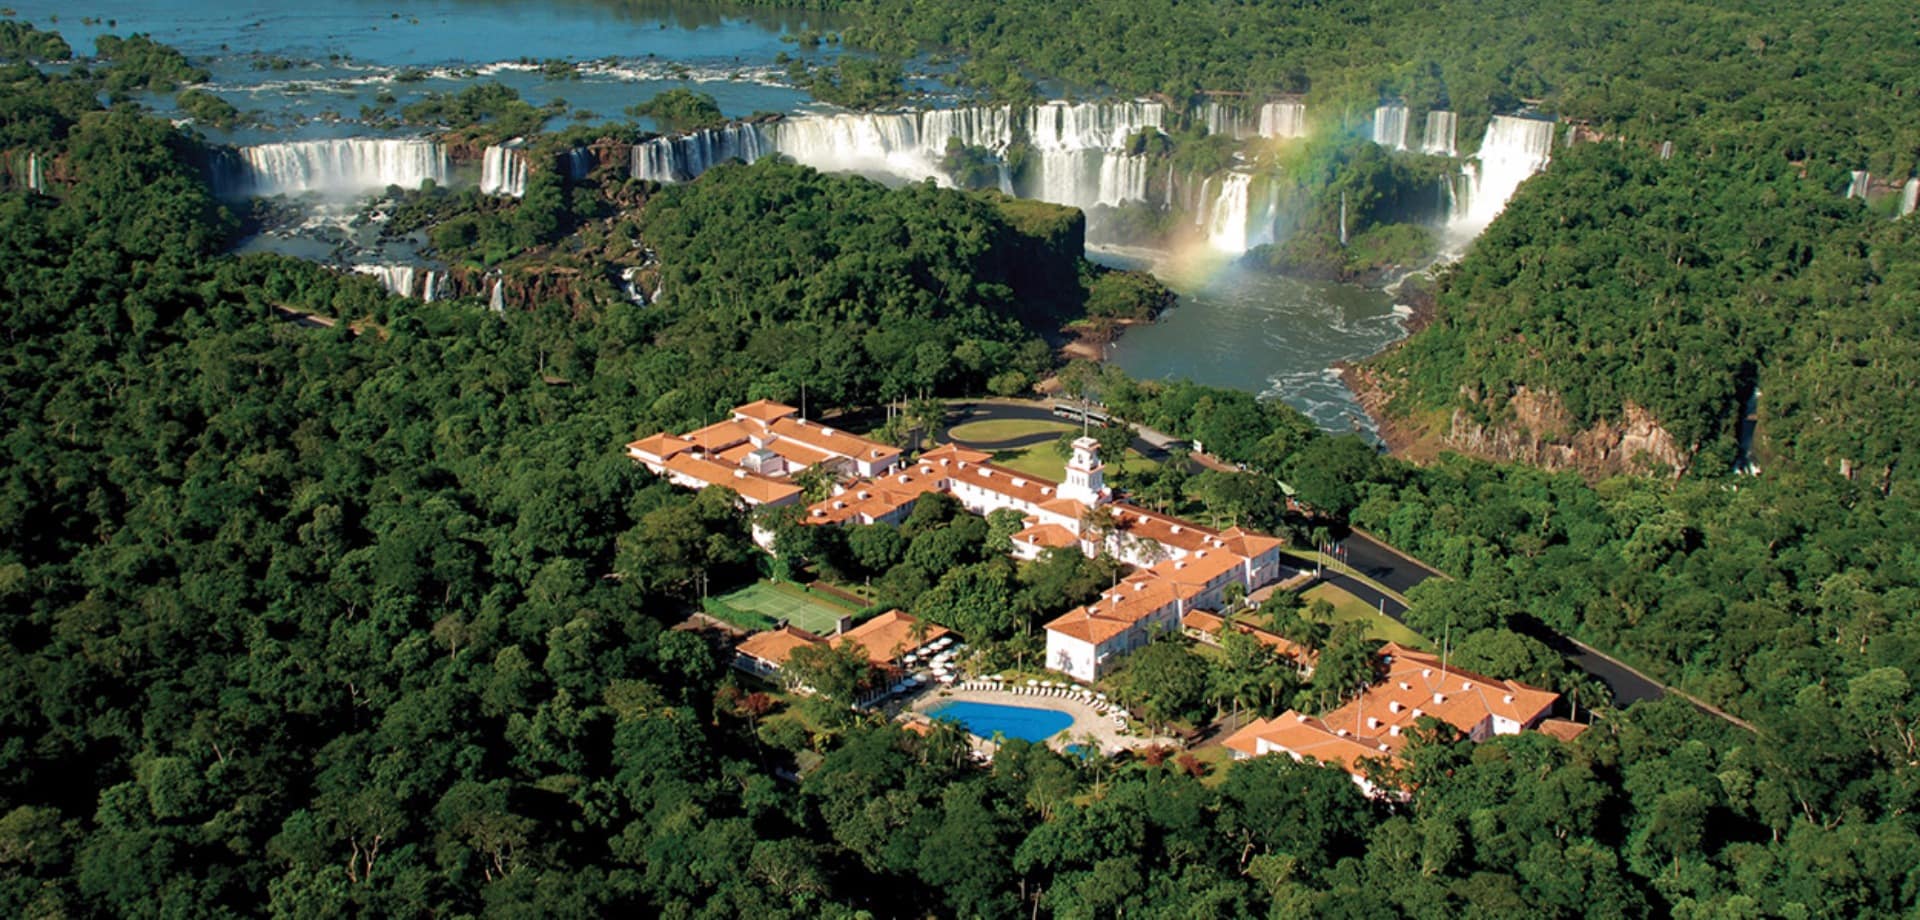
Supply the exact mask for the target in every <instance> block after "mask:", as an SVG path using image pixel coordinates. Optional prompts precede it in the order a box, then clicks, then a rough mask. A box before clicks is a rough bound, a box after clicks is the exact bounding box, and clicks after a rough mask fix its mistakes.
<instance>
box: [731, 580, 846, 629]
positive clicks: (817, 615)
mask: <svg viewBox="0 0 1920 920" xmlns="http://www.w3.org/2000/svg"><path fill="white" fill-rule="evenodd" d="M719 600H720V602H721V603H723V604H726V605H727V606H729V607H732V608H733V609H735V610H743V611H748V612H751V613H757V614H760V615H761V616H764V617H767V618H768V619H773V620H786V621H787V622H788V623H791V624H793V625H795V626H798V627H800V628H801V629H804V630H806V631H808V632H813V633H823V634H824V633H830V632H833V627H834V625H835V624H836V623H838V622H839V619H840V618H841V617H843V616H852V615H853V614H855V613H858V612H859V611H858V610H856V609H855V608H853V607H851V606H847V605H844V604H842V603H841V602H839V600H838V599H836V598H831V597H824V596H821V595H818V594H808V593H807V591H806V589H804V588H802V587H800V586H799V585H788V584H780V583H777V582H770V581H758V582H754V583H753V584H750V585H748V586H746V587H744V588H741V589H740V590H738V591H735V592H733V593H732V594H728V595H725V596H723V597H721V598H719Z"/></svg>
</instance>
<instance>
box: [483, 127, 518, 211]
mask: <svg viewBox="0 0 1920 920" xmlns="http://www.w3.org/2000/svg"><path fill="white" fill-rule="evenodd" d="M526 146H527V140H526V138H523V137H516V138H514V139H513V140H510V141H507V142H506V143H504V144H495V145H493V146H491V147H488V148H487V149H486V152H485V153H484V154H483V155H482V156H481V159H480V194H482V195H504V196H506V197H509V198H522V197H525V196H526V194H527V151H526Z"/></svg>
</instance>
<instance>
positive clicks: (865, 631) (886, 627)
mask: <svg viewBox="0 0 1920 920" xmlns="http://www.w3.org/2000/svg"><path fill="white" fill-rule="evenodd" d="M919 624H920V621H919V620H917V619H915V618H914V617H912V616H909V615H907V614H906V613H903V612H901V611H899V610H889V611H887V612H886V613H883V614H880V615H879V616H877V617H874V618H873V619H871V620H868V621H866V622H865V623H862V624H860V625H859V626H856V627H854V628H852V629H850V630H847V631H846V632H845V633H844V634H842V635H840V636H837V637H835V638H834V639H833V644H834V647H836V648H838V647H840V646H843V645H851V644H856V643H857V644H858V645H859V646H860V647H861V648H863V649H865V650H866V652H867V659H868V660H869V661H872V662H873V663H874V664H876V665H889V664H892V663H893V662H894V661H896V660H898V659H899V658H900V656H902V655H905V654H906V653H908V652H911V651H913V650H914V649H916V648H919V647H920V646H921V645H924V644H926V643H928V642H931V641H933V640H935V639H938V638H940V637H941V636H944V635H946V634H947V633H948V632H949V630H948V629H947V628H946V627H945V626H941V625H939V624H937V623H928V624H927V628H926V632H925V633H924V634H923V635H922V637H921V638H920V639H918V640H915V639H914V638H913V630H914V627H916V626H918V625H919Z"/></svg>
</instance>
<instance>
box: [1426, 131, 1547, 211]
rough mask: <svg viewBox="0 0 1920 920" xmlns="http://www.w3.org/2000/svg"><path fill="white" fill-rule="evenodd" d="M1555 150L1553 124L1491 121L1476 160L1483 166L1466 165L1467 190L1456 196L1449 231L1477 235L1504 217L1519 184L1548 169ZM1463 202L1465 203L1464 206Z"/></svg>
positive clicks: (1463, 168) (1461, 190) (1464, 170)
mask: <svg viewBox="0 0 1920 920" xmlns="http://www.w3.org/2000/svg"><path fill="white" fill-rule="evenodd" d="M1552 151H1553V122H1550V121H1541V120H1539V119H1533V118H1521V117H1519V116H1515V115H1495V116H1493V120H1492V121H1491V122H1488V124H1487V136H1486V139H1485V140H1482V141H1481V142H1480V152H1479V153H1478V154H1477V155H1476V159H1478V160H1479V165H1478V166H1477V167H1476V166H1475V165H1474V164H1472V163H1467V164H1463V165H1462V167H1461V176H1462V178H1463V179H1464V181H1463V182H1462V183H1461V184H1462V186H1463V188H1462V189H1460V190H1458V191H1456V192H1455V207H1454V210H1453V214H1452V216H1451V217H1450V218H1449V220H1448V229H1449V230H1450V231H1452V232H1453V233H1454V234H1455V235H1459V236H1466V237H1473V236H1478V235H1479V233H1480V231H1481V230H1484V229H1486V227H1487V224H1490V223H1492V222H1493V219H1494V218H1495V217H1498V216H1499V215H1500V211H1501V210H1502V209H1504V208H1505V207H1506V206H1507V199H1509V198H1512V197H1513V193H1514V190H1515V189H1518V188H1519V187H1520V183H1522V182H1525V181H1526V180H1527V179H1528V177H1530V176H1532V175H1533V174H1535V173H1537V172H1539V171H1540V170H1542V169H1545V168H1546V166H1547V160H1548V159H1549V158H1550V154H1551V153H1552ZM1461 192H1464V193H1465V194H1464V195H1462V194H1460V193H1461ZM1460 198H1465V199H1466V200H1465V201H1464V202H1461V201H1460V200H1459V199H1460ZM1461 205H1464V207H1462V206H1461Z"/></svg>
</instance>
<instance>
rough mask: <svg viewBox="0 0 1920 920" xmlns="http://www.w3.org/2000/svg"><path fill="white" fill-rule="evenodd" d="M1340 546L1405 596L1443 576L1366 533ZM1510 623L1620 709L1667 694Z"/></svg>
mask: <svg viewBox="0 0 1920 920" xmlns="http://www.w3.org/2000/svg"><path fill="white" fill-rule="evenodd" d="M1340 545H1341V546H1343V547H1345V548H1346V561H1347V563H1348V564H1349V565H1351V566H1352V567H1353V568H1354V569H1356V570H1358V571H1359V572H1360V573H1361V574H1363V575H1365V576H1367V577H1368V578H1370V579H1373V580H1374V581H1376V582H1379V583H1380V584H1383V585H1385V586H1387V587H1388V588H1390V589H1392V590H1393V591H1395V592H1398V593H1400V594H1403V595H1404V594H1406V592H1407V589H1409V588H1412V587H1413V586H1414V585H1417V584H1419V583H1421V582H1423V581H1426V580H1427V579H1429V578H1436V577H1441V576H1439V575H1438V574H1437V573H1435V572H1434V571H1433V570H1431V569H1428V568H1427V567H1425V566H1423V565H1421V564H1419V563H1417V562H1414V561H1413V560H1411V559H1408V558H1407V557H1405V556H1403V555H1401V554H1400V553H1398V552H1395V551H1394V550H1393V549H1392V548H1391V547H1389V546H1387V545H1386V544H1384V543H1381V542H1380V541H1378V540H1375V539H1373V538H1372V537H1369V536H1367V535H1366V534H1362V533H1357V532H1356V533H1349V534H1348V535H1347V538H1346V539H1344V540H1342V541H1340ZM1347 581H1348V582H1353V583H1355V584H1358V582H1354V581H1353V579H1347ZM1340 587H1341V588H1343V589H1346V590H1347V591H1349V592H1352V593H1354V594H1355V595H1357V596H1359V597H1360V598H1361V599H1362V600H1365V601H1367V602H1368V603H1370V604H1373V605H1374V606H1375V607H1379V606H1380V598H1381V597H1382V595H1381V592H1379V591H1377V590H1374V589H1372V588H1368V589H1367V591H1368V592H1369V593H1368V594H1361V593H1360V592H1358V591H1354V589H1353V588H1352V587H1350V586H1349V585H1348V584H1346V583H1340ZM1384 611H1385V613H1386V614H1387V615H1388V616H1390V617H1393V618H1394V619H1396V620H1404V619H1405V614H1406V607H1405V606H1403V605H1401V604H1399V603H1398V602H1397V601H1394V600H1392V599H1391V598H1389V599H1387V603H1386V606H1385V608H1384ZM1511 625H1512V626H1513V628H1514V631H1515V632H1519V633H1524V634H1526V635H1529V636H1532V637H1533V638H1535V639H1538V640H1540V641H1541V642H1544V643H1546V645H1547V647H1548V648H1551V649H1553V650H1554V651H1556V652H1559V653H1560V654H1561V655H1564V656H1566V659H1567V661H1568V663H1570V664H1572V665H1573V666H1574V667H1576V668H1579V669H1580V670H1582V671H1585V672H1587V673H1588V674H1591V675H1593V676H1594V677H1597V678H1599V679H1600V682H1601V683H1604V684H1606V685H1607V689H1609V690H1611V691H1613V698H1614V701H1615V702H1616V703H1618V704H1619V705H1621V706H1625V705H1628V704H1630V703H1637V702H1640V701H1641V700H1657V699H1660V698H1661V697H1663V696H1666V695H1667V688H1666V687H1664V686H1662V685H1661V684H1660V683H1659V682H1657V681H1654V680H1652V679H1650V678H1648V677H1646V676H1645V675H1643V674H1640V673H1639V672H1637V671H1635V670H1633V669H1632V668H1629V667H1627V666H1626V665H1625V664H1622V663H1621V662H1619V661H1616V660H1614V659H1612V658H1609V657H1607V656H1606V655H1603V654H1601V653H1600V652H1598V651H1596V650H1595V649H1593V648H1592V647H1591V646H1588V645H1584V644H1582V643H1580V642H1578V641H1576V640H1574V639H1573V638H1572V637H1570V636H1565V635H1562V634H1560V633H1558V632H1555V631H1553V630H1552V629H1550V628H1549V627H1548V626H1547V625H1546V624H1544V623H1541V622H1540V621H1538V620H1535V619H1533V618H1531V617H1526V618H1522V620H1520V621H1516V622H1514V623H1513V624H1511ZM1696 705H1698V701H1696ZM1701 708H1702V709H1703V710H1705V711H1707V712H1709V713H1711V714H1713V715H1717V716H1721V717H1722V718H1727V716H1726V714H1725V713H1722V712H1719V711H1717V710H1713V709H1710V708H1708V707H1705V706H1702V707H1701ZM1736 721H1737V720H1736Z"/></svg>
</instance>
